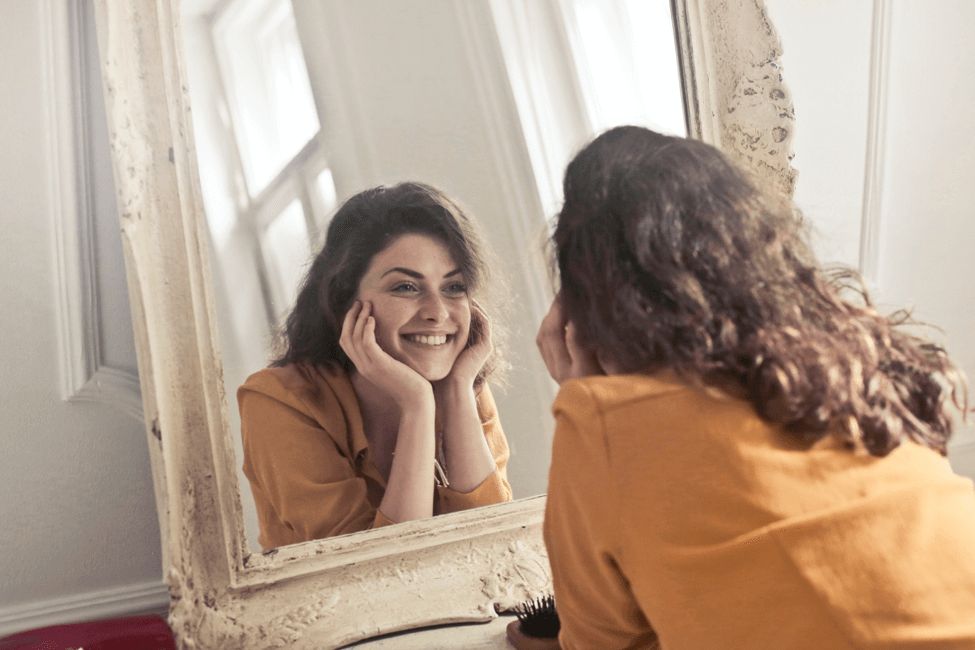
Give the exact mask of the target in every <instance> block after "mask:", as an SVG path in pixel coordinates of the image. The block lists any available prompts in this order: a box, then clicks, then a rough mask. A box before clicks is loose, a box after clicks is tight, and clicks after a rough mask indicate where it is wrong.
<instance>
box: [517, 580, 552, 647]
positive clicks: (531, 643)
mask: <svg viewBox="0 0 975 650" xmlns="http://www.w3.org/2000/svg"><path fill="white" fill-rule="evenodd" d="M514 611H515V615H517V616H518V620H517V621H511V623H509V624H508V628H507V636H508V640H509V641H510V642H511V644H512V645H513V646H514V647H515V648H518V649H519V650H536V649H538V650H541V649H543V648H558V647H559V646H558V637H559V630H560V629H561V625H560V623H559V614H558V612H557V611H555V598H554V597H553V596H552V595H551V594H547V595H544V596H538V597H536V598H532V599H531V600H526V601H525V602H523V603H521V604H520V605H517V606H516V607H515V608H514Z"/></svg>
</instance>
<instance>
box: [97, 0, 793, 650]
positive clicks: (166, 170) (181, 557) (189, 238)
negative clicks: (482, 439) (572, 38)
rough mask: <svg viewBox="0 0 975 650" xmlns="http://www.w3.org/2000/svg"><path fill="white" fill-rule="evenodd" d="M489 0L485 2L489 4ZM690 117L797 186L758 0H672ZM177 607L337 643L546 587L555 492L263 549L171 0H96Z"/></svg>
mask: <svg viewBox="0 0 975 650" xmlns="http://www.w3.org/2000/svg"><path fill="white" fill-rule="evenodd" d="M486 1H487V0H485V2H483V3H481V4H483V7H482V8H483V9H484V11H485V16H484V17H485V18H487V19H490V14H489V12H488V11H487V4H486ZM673 5H674V10H675V16H676V22H677V26H678V27H677V33H678V34H677V35H678V39H677V40H678V46H679V52H680V58H681V65H682V69H683V78H684V86H685V88H684V91H685V97H686V105H687V113H688V117H689V120H688V121H689V131H690V133H691V134H692V135H693V136H696V137H699V138H702V139H704V140H706V141H708V142H711V143H712V144H715V145H717V146H719V147H721V148H722V149H724V150H725V151H727V152H729V153H730V154H731V155H732V156H734V157H735V158H737V159H738V160H740V161H741V162H743V163H744V164H745V165H746V166H748V167H749V168H750V169H752V170H753V171H754V172H755V173H756V174H757V175H758V176H760V177H762V178H763V179H765V180H767V181H771V182H772V183H773V184H776V185H778V186H779V187H780V188H782V189H784V190H786V191H788V192H791V189H792V185H793V181H794V171H793V170H792V168H791V166H790V160H791V144H790V142H791V135H792V127H793V122H794V117H793V109H792V104H791V100H790V98H789V95H788V92H787V90H786V88H785V87H784V85H783V82H782V76H781V71H780V67H779V59H780V54H781V48H780V45H779V43H778V38H777V36H776V34H775V31H774V29H773V28H772V26H771V24H770V22H769V19H768V17H767V15H766V12H765V8H764V6H763V4H762V2H761V0H673ZM96 11H97V23H98V38H99V47H100V51H101V59H102V74H103V79H104V84H105V94H106V103H107V111H108V120H109V131H110V134H111V146H112V154H113V160H114V169H115V181H116V186H117V192H118V205H119V212H120V214H119V217H120V221H121V227H122V235H123V245H124V249H125V259H126V269H127V277H128V283H129V293H130V298H131V303H132V310H133V321H134V327H135V334H136V343H137V348H138V356H139V375H140V380H141V385H142V394H143V401H144V407H145V417H146V428H147V432H148V439H149V443H150V449H151V458H152V470H153V478H154V481H155V485H156V495H157V502H158V510H159V517H160V528H161V531H162V545H163V558H164V571H165V579H166V580H167V582H168V584H169V588H170V593H171V610H170V623H171V625H172V627H173V630H174V632H175V634H176V636H177V639H178V640H179V643H180V645H181V646H182V647H207V648H218V647H219V648H230V647H234V648H243V647H289V648H290V647H318V648H320V647H327V646H335V645H340V644H344V643H350V642H352V641H355V640H357V639H361V638H365V637H368V636H373V635H377V634H380V633H387V632H393V631H397V630H403V629H410V628H415V627H420V626H425V625H433V624H438V623H448V622H460V621H486V620H489V619H491V618H493V617H495V616H496V608H508V607H510V606H512V605H514V604H515V603H517V602H520V601H521V600H523V599H525V598H526V597H527V596H529V595H530V594H536V593H538V592H541V591H545V590H548V589H549V588H550V573H549V570H548V564H547V559H546V555H545V552H544V546H543V543H542V539H541V522H542V514H543V508H544V497H536V498H532V499H525V500H522V501H517V502H514V503H510V504H505V505H500V506H493V507H489V508H485V509H479V510H476V511H468V512H463V513H456V514H453V515H448V516H444V517H439V518H435V519H428V520H423V521H415V522H410V523H408V524H403V525H400V526H396V527H392V528H383V529H379V530H372V531H367V532H364V533H360V534H357V535H355V536H351V537H339V538H333V539H324V540H318V541H315V542H308V543H305V544H299V545H295V546H288V547H284V548H281V549H278V550H275V551H271V552H269V553H265V554H252V553H250V552H249V551H248V550H247V545H246V542H245V539H244V533H243V527H242V516H241V506H240V498H239V493H238V491H237V490H238V487H239V486H238V485H237V479H236V476H237V474H236V471H235V468H234V467H233V463H234V460H233V458H232V454H231V453H229V452H228V450H229V449H231V448H232V446H231V445H230V438H229V436H230V435H232V433H231V432H230V431H229V427H228V425H227V417H226V409H227V405H226V400H225V396H224V391H223V381H222V369H221V362H220V358H219V355H218V347H217V343H216V338H215V334H214V329H213V324H214V323H215V322H216V319H215V317H214V307H213V305H214V302H213V297H212V295H211V288H210V283H209V277H210V274H209V269H208V255H207V243H206V242H207V240H206V237H205V234H204V233H205V230H204V228H205V217H204V214H203V208H202V201H201V198H200V190H199V178H198V172H197V164H196V159H195V153H194V143H193V134H192V128H191V120H190V115H189V104H188V94H187V87H186V76H185V74H184V71H183V69H182V60H181V53H180V49H179V47H180V45H179V42H180V39H179V36H178V24H177V23H178V16H179V12H178V6H177V0H155V1H152V2H150V1H144V0H129V1H126V2H123V1H117V0H97V2H96Z"/></svg>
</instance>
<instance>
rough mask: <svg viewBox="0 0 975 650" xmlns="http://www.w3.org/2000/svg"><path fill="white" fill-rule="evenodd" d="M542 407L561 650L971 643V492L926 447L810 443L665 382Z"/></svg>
mask: <svg viewBox="0 0 975 650" xmlns="http://www.w3.org/2000/svg"><path fill="white" fill-rule="evenodd" d="M553 408H554V413H555V417H556V423H557V424H556V433H555V440H554V449H553V458H552V465H551V473H550V478H549V493H548V501H547V506H546V512H545V524H544V534H545V543H546V546H547V548H548V552H549V556H550V561H551V565H552V573H553V580H554V588H555V597H556V602H557V607H558V611H559V615H560V618H561V622H562V632H561V635H560V643H561V645H562V647H563V648H567V649H575V648H586V649H589V648H600V649H603V648H607V649H608V648H649V647H653V646H654V644H655V643H657V642H658V641H659V643H660V646H661V647H662V648H664V649H666V650H698V649H699V650H713V649H724V648H735V649H737V648H774V649H789V650H798V649H803V648H830V649H834V648H837V649H838V648H884V649H891V648H931V649H935V648H937V649H939V650H949V649H955V648H975V492H973V489H972V483H971V481H969V480H968V479H964V478H961V477H959V476H956V475H955V474H954V473H953V472H952V471H951V468H950V467H949V465H948V462H947V460H946V459H944V458H942V457H941V456H940V455H938V454H937V453H935V452H933V451H931V450H929V449H927V448H924V447H921V446H919V445H916V444H913V443H904V444H902V445H901V446H900V447H899V448H898V449H896V450H894V451H893V452H892V453H891V454H890V455H888V456H887V457H885V458H876V457H872V456H869V455H867V454H865V453H854V452H852V451H850V450H848V449H847V448H845V447H844V446H843V445H842V444H841V443H840V442H838V441H837V440H836V439H834V438H832V437H830V438H827V439H825V440H822V441H820V442H819V443H817V444H816V445H815V446H813V447H811V448H807V447H804V446H803V445H801V444H799V443H798V442H797V441H796V440H795V438H793V437H790V436H789V435H788V434H785V433H783V432H781V431H780V430H779V429H777V428H775V427H773V426H771V425H769V424H767V423H766V422H764V421H763V420H761V419H760V418H759V417H757V416H756V414H755V412H754V411H753V409H752V408H751V406H750V405H749V404H748V403H746V402H744V401H742V400H738V399H734V398H731V397H728V396H727V395H724V394H720V393H716V392H715V393H714V394H712V393H711V392H705V391H701V390H697V389H694V388H691V387H689V386H687V385H685V384H683V383H681V382H680V381H679V380H677V379H676V378H675V377H674V376H673V375H667V374H663V375H658V376H656V377H648V376H642V375H620V376H610V377H589V378H585V379H581V380H574V381H569V382H566V383H565V384H563V386H562V388H561V390H560V391H559V395H558V398H557V399H556V401H555V404H554V407H553Z"/></svg>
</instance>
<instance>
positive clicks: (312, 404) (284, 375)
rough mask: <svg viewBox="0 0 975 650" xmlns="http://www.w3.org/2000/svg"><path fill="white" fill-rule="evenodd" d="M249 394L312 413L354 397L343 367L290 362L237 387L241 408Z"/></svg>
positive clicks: (251, 377) (260, 371) (255, 376)
mask: <svg viewBox="0 0 975 650" xmlns="http://www.w3.org/2000/svg"><path fill="white" fill-rule="evenodd" d="M250 396H263V397H265V398H270V399H271V400H274V401H276V402H281V403H282V404H285V405H287V406H289V407H291V408H293V409H296V410H298V411H301V412H304V413H306V414H313V412H316V411H318V410H319V409H320V408H321V407H322V406H323V405H328V404H331V403H335V402H338V403H343V402H345V401H347V400H349V399H354V391H353V389H352V385H351V382H350V380H349V377H348V375H347V374H346V373H345V371H344V370H341V369H333V368H328V367H323V366H312V365H309V364H304V363H290V364H288V365H286V366H280V367H272V368H264V369H262V370H259V371H257V372H255V373H254V374H252V375H251V376H250V377H248V378H247V380H246V381H245V382H244V383H243V384H242V385H241V386H240V388H238V389H237V401H238V403H239V404H240V405H241V407H242V408H243V406H244V402H245V401H247V398H248V397H250Z"/></svg>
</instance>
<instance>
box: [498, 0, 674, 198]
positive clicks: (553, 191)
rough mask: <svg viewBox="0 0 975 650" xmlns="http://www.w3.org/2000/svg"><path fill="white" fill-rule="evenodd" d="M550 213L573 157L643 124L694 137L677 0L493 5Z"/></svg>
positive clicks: (511, 0)
mask: <svg viewBox="0 0 975 650" xmlns="http://www.w3.org/2000/svg"><path fill="white" fill-rule="evenodd" d="M489 2H490V6H491V10H492V14H493V17H494V22H495V26H496V28H497V32H498V40H499V42H500V45H501V51H502V54H503V55H504V61H505V67H506V69H507V71H508V79H509V81H510V83H511V90H512V94H513V95H514V98H515V102H516V104H517V107H518V113H519V117H520V120H521V126H522V133H523V134H524V136H525V146H526V147H527V149H528V154H529V156H530V158H531V164H532V169H533V171H534V173H535V181H536V185H537V187H538V195H539V199H540V201H541V204H542V209H543V210H544V212H545V213H546V214H553V213H554V212H555V211H557V210H558V206H559V205H560V204H561V195H562V189H561V188H562V173H563V171H564V170H565V165H566V164H567V163H568V162H569V158H570V157H571V156H572V155H573V154H574V153H575V152H576V151H577V150H578V149H579V147H581V146H582V145H583V144H584V143H585V142H586V141H588V140H589V139H591V138H592V137H593V136H594V135H596V134H597V133H600V132H602V131H604V130H606V129H608V128H611V127H613V126H618V125H621V124H635V125H640V126H646V127H650V128H652V129H655V130H657V131H662V132H664V133H669V134H675V135H686V132H687V127H686V123H685V118H684V103H683V97H682V88H681V82H680V66H679V62H678V58H677V45H676V41H675V38H674V22H673V17H672V15H671V4H670V2H669V0H532V1H531V2H525V0H489Z"/></svg>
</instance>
